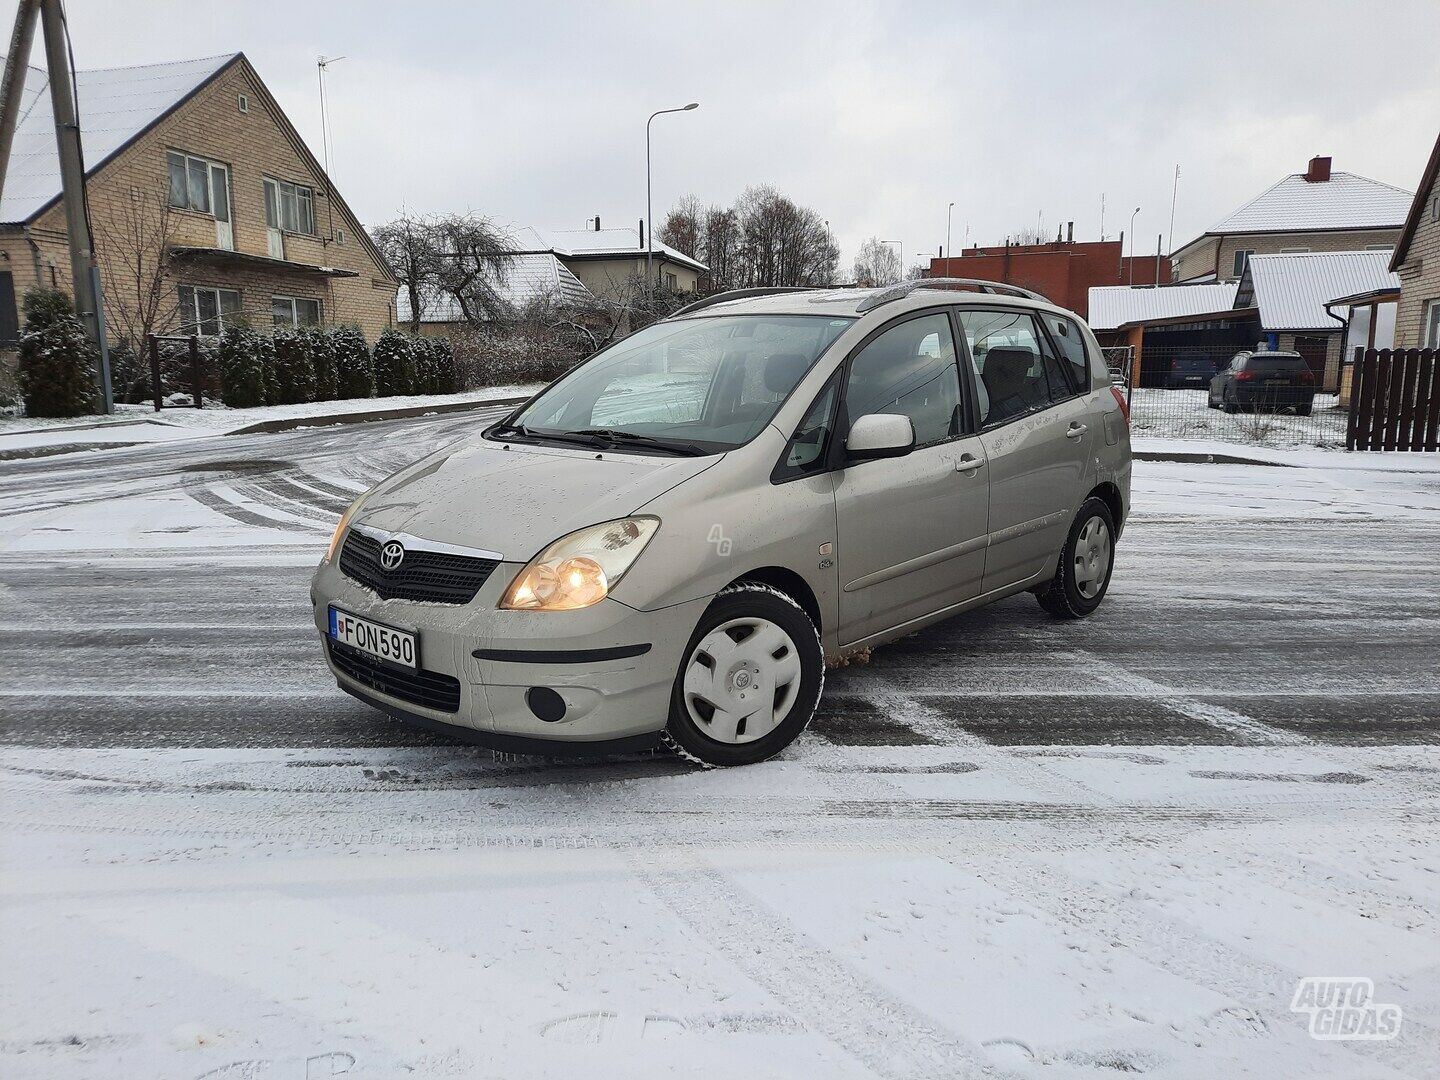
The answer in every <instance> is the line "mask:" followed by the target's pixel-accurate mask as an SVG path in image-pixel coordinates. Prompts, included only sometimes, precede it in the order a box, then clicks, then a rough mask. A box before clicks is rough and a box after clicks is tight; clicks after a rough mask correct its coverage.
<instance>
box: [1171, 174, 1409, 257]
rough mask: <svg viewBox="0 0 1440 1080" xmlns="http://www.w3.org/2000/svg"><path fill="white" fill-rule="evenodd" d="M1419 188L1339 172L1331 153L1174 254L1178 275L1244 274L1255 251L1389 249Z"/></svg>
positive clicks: (1291, 176) (1283, 180) (1252, 201)
mask: <svg viewBox="0 0 1440 1080" xmlns="http://www.w3.org/2000/svg"><path fill="white" fill-rule="evenodd" d="M1411 197H1412V196H1411V194H1410V192H1408V191H1405V190H1403V189H1401V188H1397V187H1392V186H1391V185H1389V184H1382V183H1380V182H1379V181H1378V180H1371V179H1369V178H1368V177H1364V176H1358V175H1356V174H1355V173H1347V172H1332V171H1331V168H1330V159H1329V158H1328V157H1316V158H1311V159H1310V162H1309V164H1308V165H1307V166H1306V169H1305V171H1304V172H1303V173H1292V174H1290V175H1289V176H1286V177H1285V178H1284V179H1282V180H1280V181H1279V182H1278V183H1276V184H1275V185H1274V186H1272V187H1271V188H1269V189H1268V190H1266V191H1263V192H1261V193H1260V194H1259V195H1257V196H1256V197H1255V198H1253V199H1251V200H1250V201H1249V202H1248V203H1246V204H1245V205H1244V206H1242V207H1241V208H1240V209H1238V210H1236V211H1235V212H1234V213H1233V214H1231V215H1229V216H1228V217H1226V218H1225V219H1224V220H1223V221H1221V222H1219V223H1218V224H1216V225H1215V226H1213V227H1212V228H1210V229H1209V230H1207V231H1206V232H1205V233H1204V234H1203V235H1201V236H1197V237H1196V238H1195V239H1194V240H1191V241H1190V242H1189V243H1188V244H1186V245H1184V246H1183V247H1181V248H1178V249H1177V250H1176V251H1175V252H1174V253H1173V254H1171V256H1170V262H1171V265H1172V267H1173V275H1172V276H1173V277H1174V280H1175V281H1178V282H1186V281H1207V280H1208V281H1238V280H1239V279H1240V276H1241V274H1243V273H1244V271H1245V264H1246V262H1247V261H1248V259H1249V257H1250V256H1251V255H1297V254H1304V253H1308V252H1324V251H1389V250H1390V249H1392V248H1393V247H1394V246H1395V243H1396V241H1397V240H1398V239H1399V237H1400V230H1401V226H1402V225H1403V224H1404V222H1405V214H1406V211H1407V209H1408V208H1409V206H1410V200H1411Z"/></svg>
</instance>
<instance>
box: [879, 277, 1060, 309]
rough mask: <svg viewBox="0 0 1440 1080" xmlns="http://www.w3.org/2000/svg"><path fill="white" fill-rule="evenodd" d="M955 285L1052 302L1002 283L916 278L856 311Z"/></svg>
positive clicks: (962, 279)
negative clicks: (922, 291)
mask: <svg viewBox="0 0 1440 1080" xmlns="http://www.w3.org/2000/svg"><path fill="white" fill-rule="evenodd" d="M953 285H964V286H966V287H967V288H970V289H974V290H975V291H976V292H982V293H996V294H997V295H1000V296H1023V297H1025V298H1026V299H1029V300H1042V301H1044V302H1045V303H1047V304H1048V303H1049V302H1050V300H1049V298H1048V297H1044V296H1041V295H1040V294H1039V293H1037V292H1031V291H1030V290H1029V289H1022V288H1021V287H1020V286H1019V285H1009V284H1007V283H1005V282H1001V281H984V280H982V279H980V278H958V277H947V278H916V279H915V280H914V281H906V282H902V283H901V284H899V285H896V286H895V287H894V288H892V289H886V290H885V291H884V292H878V293H872V294H871V295H869V296H867V297H866V298H865V299H864V300H862V301H860V305H859V307H857V308H856V309H855V311H856V314H863V313H865V312H867V311H873V310H874V309H875V308H877V307H879V306H880V305H881V304H890V303H894V302H895V301H896V300H903V299H904V298H905V297H907V296H909V295H910V294H911V293H912V292H914V291H915V290H916V289H935V288H942V289H943V288H947V287H949V286H953Z"/></svg>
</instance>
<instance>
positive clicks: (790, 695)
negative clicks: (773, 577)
mask: <svg viewBox="0 0 1440 1080" xmlns="http://www.w3.org/2000/svg"><path fill="white" fill-rule="evenodd" d="M799 693H800V654H799V653H798V652H797V651H796V649H795V642H793V641H791V640H790V635H789V634H787V633H786V632H785V631H784V630H782V629H780V627H778V626H776V625H775V624H774V623H772V622H771V621H770V620H768V619H759V618H744V619H731V620H730V621H729V622H727V623H723V624H721V625H720V626H717V627H715V629H714V630H711V631H710V633H708V634H706V635H705V637H704V638H703V639H701V641H700V644H699V645H697V646H695V651H694V652H692V653H691V654H690V659H689V661H688V662H687V663H686V665H685V681H684V697H685V710H686V712H688V713H689V714H690V719H691V720H692V721H693V722H694V723H695V726H696V727H697V728H699V729H700V730H701V731H703V732H704V733H705V734H706V735H708V736H710V738H712V739H714V740H715V741H716V742H723V743H747V742H754V741H755V740H756V739H759V738H763V737H764V736H766V735H768V734H770V732H772V731H774V730H775V729H776V728H777V727H779V726H780V724H781V723H783V722H784V720H785V717H787V716H789V715H790V710H791V709H792V708H793V707H794V705H795V699H796V698H797V697H798V696H799Z"/></svg>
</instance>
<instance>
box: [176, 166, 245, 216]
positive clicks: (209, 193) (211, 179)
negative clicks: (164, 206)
mask: <svg viewBox="0 0 1440 1080" xmlns="http://www.w3.org/2000/svg"><path fill="white" fill-rule="evenodd" d="M172 158H179V159H180V161H181V162H183V163H184V166H185V179H186V186H185V202H184V203H183V204H181V203H177V202H175V198H174V195H175V189H174V186H173V185H172V184H171V182H170V181H171V177H170V165H171V159H172ZM192 165H200V166H202V167H203V168H204V169H205V200H206V203H207V205H206V206H205V207H203V208H201V207H198V206H194V205H192V203H191V199H190V194H191V190H192V185H191V184H190V181H191V180H193V176H192V174H191V172H190V169H191V166H192ZM216 169H218V170H220V172H221V173H222V175H223V177H224V183H225V206H226V208H227V209H228V211H229V216H228V217H225V218H221V219H218V220H223V221H234V220H235V200H234V199H232V198H231V197H230V191H231V184H230V166H229V165H227V164H225V162H223V161H216V160H215V159H214V158H207V157H200V156H199V155H198V154H187V153H186V152H185V151H184V150H166V151H165V201H166V202H168V203H169V204H170V208H171V209H172V210H186V211H189V212H190V213H192V214H204V215H205V216H206V217H211V218H213V217H215V216H216V215H215V170H216Z"/></svg>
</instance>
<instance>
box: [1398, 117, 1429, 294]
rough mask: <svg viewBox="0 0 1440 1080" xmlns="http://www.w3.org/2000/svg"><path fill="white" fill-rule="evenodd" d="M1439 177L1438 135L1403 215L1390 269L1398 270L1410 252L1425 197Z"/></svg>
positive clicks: (1422, 212)
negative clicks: (1402, 222)
mask: <svg viewBox="0 0 1440 1080" xmlns="http://www.w3.org/2000/svg"><path fill="white" fill-rule="evenodd" d="M1437 176H1440V135H1437V136H1436V137H1435V147H1434V149H1433V150H1431V151H1430V160H1429V161H1427V162H1426V163H1425V172H1424V173H1423V174H1422V175H1421V177H1420V187H1419V188H1418V189H1417V190H1416V192H1415V198H1414V200H1413V201H1412V202H1411V203H1410V212H1409V213H1408V214H1406V215H1405V227H1404V228H1403V229H1401V230H1400V240H1399V242H1398V243H1396V245H1395V254H1394V255H1393V256H1391V258H1390V269H1391V270H1398V269H1400V264H1401V263H1403V262H1404V261H1405V257H1406V256H1407V255H1408V254H1409V252H1410V241H1412V240H1414V239H1415V230H1416V229H1418V228H1419V227H1420V218H1421V216H1422V215H1423V214H1424V213H1425V197H1426V196H1427V195H1429V194H1430V191H1431V189H1433V188H1434V187H1435V179H1436V177H1437Z"/></svg>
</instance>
